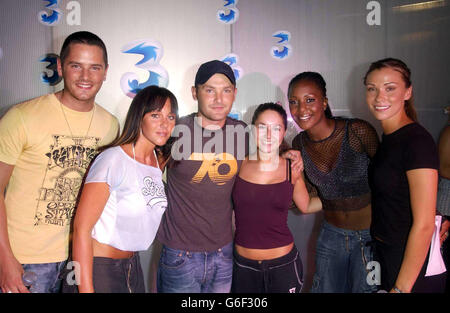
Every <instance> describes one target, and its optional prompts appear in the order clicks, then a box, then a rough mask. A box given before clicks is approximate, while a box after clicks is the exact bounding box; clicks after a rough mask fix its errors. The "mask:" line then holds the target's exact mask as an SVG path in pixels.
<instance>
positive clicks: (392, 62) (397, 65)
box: [364, 58, 417, 122]
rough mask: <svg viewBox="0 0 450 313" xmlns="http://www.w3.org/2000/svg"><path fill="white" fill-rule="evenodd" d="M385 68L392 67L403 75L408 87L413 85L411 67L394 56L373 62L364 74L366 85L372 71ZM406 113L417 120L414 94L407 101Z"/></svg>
mask: <svg viewBox="0 0 450 313" xmlns="http://www.w3.org/2000/svg"><path fill="white" fill-rule="evenodd" d="M383 68H391V69H393V70H394V71H397V72H399V73H400V74H401V75H402V79H403V82H404V83H405V86H406V88H409V87H411V85H412V83H411V71H410V69H409V68H408V66H407V65H406V64H405V62H403V61H401V60H399V59H394V58H386V59H382V60H378V61H376V62H373V63H372V64H371V65H370V67H369V69H368V70H367V73H366V75H365V76H364V85H367V77H368V76H369V74H370V73H372V72H373V71H375V70H381V69H383ZM405 113H406V115H407V116H408V117H409V118H410V119H412V120H413V121H414V122H417V113H416V109H415V108H414V101H413V95H412V94H411V98H409V100H406V101H405Z"/></svg>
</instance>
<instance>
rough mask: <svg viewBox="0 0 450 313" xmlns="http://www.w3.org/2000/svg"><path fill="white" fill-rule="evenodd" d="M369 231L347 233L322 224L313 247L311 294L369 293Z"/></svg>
mask: <svg viewBox="0 0 450 313" xmlns="http://www.w3.org/2000/svg"><path fill="white" fill-rule="evenodd" d="M370 242H371V236H370V232H369V229H364V230H358V231H355V230H348V229H342V228H338V227H336V226H333V225H331V224H329V223H327V222H326V221H324V222H323V224H322V229H321V230H320V234H319V237H318V239H317V247H316V272H315V274H314V278H313V285H312V288H311V292H313V293H371V292H376V290H377V288H376V287H377V286H376V285H369V284H368V283H367V276H368V274H369V270H367V269H366V266H367V263H368V262H371V261H372V260H373V253H372V248H371V246H370V245H369V244H368V243H370Z"/></svg>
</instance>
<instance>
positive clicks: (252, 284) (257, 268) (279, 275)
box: [231, 246, 303, 293]
mask: <svg viewBox="0 0 450 313" xmlns="http://www.w3.org/2000/svg"><path fill="white" fill-rule="evenodd" d="M302 287H303V265H302V261H301V259H300V255H299V253H298V250H297V248H296V247H295V246H294V247H293V248H292V250H291V251H290V252H289V253H288V254H286V255H284V256H282V257H279V258H276V259H271V260H263V261H255V260H249V259H246V258H244V257H242V256H241V255H239V254H238V253H237V252H236V250H234V263H233V281H232V285H231V292H232V293H300V292H301V290H302Z"/></svg>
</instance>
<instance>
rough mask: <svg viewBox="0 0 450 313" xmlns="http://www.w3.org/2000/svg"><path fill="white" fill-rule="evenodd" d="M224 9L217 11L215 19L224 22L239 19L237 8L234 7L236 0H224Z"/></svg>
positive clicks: (231, 22)
mask: <svg viewBox="0 0 450 313" xmlns="http://www.w3.org/2000/svg"><path fill="white" fill-rule="evenodd" d="M224 1H225V4H224V5H223V8H224V10H219V11H217V19H218V20H219V21H220V22H222V23H225V24H233V23H236V22H237V20H238V19H239V10H238V9H237V8H236V4H237V3H238V0H224ZM227 11H228V12H227Z"/></svg>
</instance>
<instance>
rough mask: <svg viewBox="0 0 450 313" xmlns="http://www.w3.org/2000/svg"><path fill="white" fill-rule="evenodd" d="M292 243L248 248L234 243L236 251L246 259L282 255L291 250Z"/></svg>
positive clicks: (262, 259)
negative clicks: (262, 247) (267, 247)
mask: <svg viewBox="0 0 450 313" xmlns="http://www.w3.org/2000/svg"><path fill="white" fill-rule="evenodd" d="M293 246H294V243H293V242H292V243H290V244H288V245H286V246H283V247H277V248H271V249H250V248H245V247H242V246H240V245H237V244H235V248H236V251H237V253H239V255H240V256H243V257H244V258H246V259H250V260H256V261H264V260H271V259H276V258H279V257H282V256H284V255H286V254H288V253H289V252H291V250H292V247H293Z"/></svg>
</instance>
